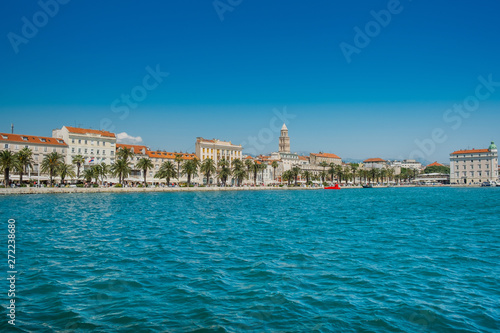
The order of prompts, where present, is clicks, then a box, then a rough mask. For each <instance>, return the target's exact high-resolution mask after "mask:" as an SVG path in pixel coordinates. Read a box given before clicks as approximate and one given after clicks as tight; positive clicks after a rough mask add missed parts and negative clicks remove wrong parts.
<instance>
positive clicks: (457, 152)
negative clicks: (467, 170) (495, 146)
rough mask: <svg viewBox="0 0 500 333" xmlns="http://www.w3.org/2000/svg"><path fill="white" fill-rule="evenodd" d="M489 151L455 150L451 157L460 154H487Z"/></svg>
mask: <svg viewBox="0 0 500 333" xmlns="http://www.w3.org/2000/svg"><path fill="white" fill-rule="evenodd" d="M489 152H490V150H489V149H472V150H457V151H455V152H453V153H451V154H452V155H460V154H479V153H489Z"/></svg>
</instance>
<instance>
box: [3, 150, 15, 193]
mask: <svg viewBox="0 0 500 333" xmlns="http://www.w3.org/2000/svg"><path fill="white" fill-rule="evenodd" d="M18 167H19V161H18V160H17V156H16V155H15V154H13V153H12V152H11V151H10V150H3V151H1V152H0V169H1V170H2V172H3V177H4V184H5V187H9V186H10V171H11V170H12V169H17V168H18Z"/></svg>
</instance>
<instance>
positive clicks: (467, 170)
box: [450, 142, 498, 184]
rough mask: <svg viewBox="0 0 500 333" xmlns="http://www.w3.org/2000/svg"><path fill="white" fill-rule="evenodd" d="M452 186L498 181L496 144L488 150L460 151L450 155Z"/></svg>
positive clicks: (492, 144)
mask: <svg viewBox="0 0 500 333" xmlns="http://www.w3.org/2000/svg"><path fill="white" fill-rule="evenodd" d="M450 181H451V183H452V184H454V183H455V184H474V183H482V182H490V181H498V149H497V146H496V145H495V143H494V142H492V143H491V145H490V147H489V148H488V149H472V150H458V151H455V152H453V153H451V154H450Z"/></svg>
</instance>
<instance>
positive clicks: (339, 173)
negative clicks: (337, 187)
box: [332, 165, 344, 183]
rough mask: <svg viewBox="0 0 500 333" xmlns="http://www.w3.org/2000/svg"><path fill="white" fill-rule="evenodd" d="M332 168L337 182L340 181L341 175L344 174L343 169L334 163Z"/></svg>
mask: <svg viewBox="0 0 500 333" xmlns="http://www.w3.org/2000/svg"><path fill="white" fill-rule="evenodd" d="M334 170H335V175H336V176H337V182H338V183H340V182H342V176H343V175H344V169H343V168H342V166H341V165H336V166H335V167H334ZM332 181H333V180H332Z"/></svg>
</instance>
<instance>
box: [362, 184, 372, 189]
mask: <svg viewBox="0 0 500 333" xmlns="http://www.w3.org/2000/svg"><path fill="white" fill-rule="evenodd" d="M363 188H373V185H372V184H365V185H363Z"/></svg>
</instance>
